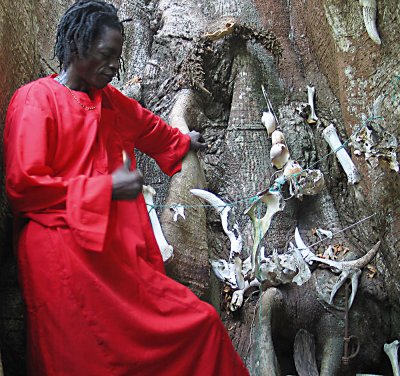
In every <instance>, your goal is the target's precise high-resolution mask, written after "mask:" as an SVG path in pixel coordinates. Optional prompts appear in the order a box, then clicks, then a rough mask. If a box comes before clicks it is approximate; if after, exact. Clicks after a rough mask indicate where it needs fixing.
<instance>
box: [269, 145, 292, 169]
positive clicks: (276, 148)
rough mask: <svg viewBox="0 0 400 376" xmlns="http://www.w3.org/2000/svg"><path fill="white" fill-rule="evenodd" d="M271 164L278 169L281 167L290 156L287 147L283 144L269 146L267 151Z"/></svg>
mask: <svg viewBox="0 0 400 376" xmlns="http://www.w3.org/2000/svg"><path fill="white" fill-rule="evenodd" d="M269 156H270V158H271V163H272V166H274V167H276V168H277V169H278V170H279V169H281V168H282V167H283V166H284V165H285V164H286V162H287V161H288V160H289V158H290V154H289V149H288V148H287V146H286V145H284V144H275V145H272V146H271V150H270V152H269Z"/></svg>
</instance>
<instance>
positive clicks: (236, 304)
mask: <svg viewBox="0 0 400 376" xmlns="http://www.w3.org/2000/svg"><path fill="white" fill-rule="evenodd" d="M259 286H260V282H258V281H257V280H256V279H253V280H252V281H251V282H248V281H246V283H245V286H244V288H243V289H241V290H236V291H234V292H233V295H232V300H231V303H230V305H229V308H230V310H231V311H232V312H234V311H237V310H238V309H239V308H240V307H241V306H242V305H243V300H244V294H245V292H246V291H247V290H248V289H250V288H251V287H259Z"/></svg>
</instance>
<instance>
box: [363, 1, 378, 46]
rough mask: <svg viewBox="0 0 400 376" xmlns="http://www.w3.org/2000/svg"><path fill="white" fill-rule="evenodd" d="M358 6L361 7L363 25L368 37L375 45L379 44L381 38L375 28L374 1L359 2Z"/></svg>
mask: <svg viewBox="0 0 400 376" xmlns="http://www.w3.org/2000/svg"><path fill="white" fill-rule="evenodd" d="M360 4H361V5H362V7H363V19H364V25H365V28H366V29H367V33H368V35H369V37H370V38H371V39H372V41H374V42H375V43H376V44H381V38H380V37H379V33H378V30H377V28H376V11H377V7H376V0H360Z"/></svg>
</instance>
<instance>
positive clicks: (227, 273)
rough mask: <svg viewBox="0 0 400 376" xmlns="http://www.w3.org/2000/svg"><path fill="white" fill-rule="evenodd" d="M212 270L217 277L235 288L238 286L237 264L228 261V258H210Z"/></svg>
mask: <svg viewBox="0 0 400 376" xmlns="http://www.w3.org/2000/svg"><path fill="white" fill-rule="evenodd" d="M210 264H211V267H212V270H213V271H214V274H215V275H216V277H217V278H218V279H219V280H220V281H221V282H225V283H227V284H228V285H229V286H231V287H232V288H234V289H237V288H238V284H237V281H236V275H235V264H233V263H228V262H226V260H223V259H219V260H210Z"/></svg>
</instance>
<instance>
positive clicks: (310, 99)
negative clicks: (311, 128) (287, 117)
mask: <svg viewBox="0 0 400 376" xmlns="http://www.w3.org/2000/svg"><path fill="white" fill-rule="evenodd" d="M307 98H308V105H309V106H310V110H311V112H310V115H309V116H308V119H307V123H308V124H314V123H316V122H317V120H318V117H317V115H316V114H315V105H314V98H315V87H314V86H309V85H307Z"/></svg>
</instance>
